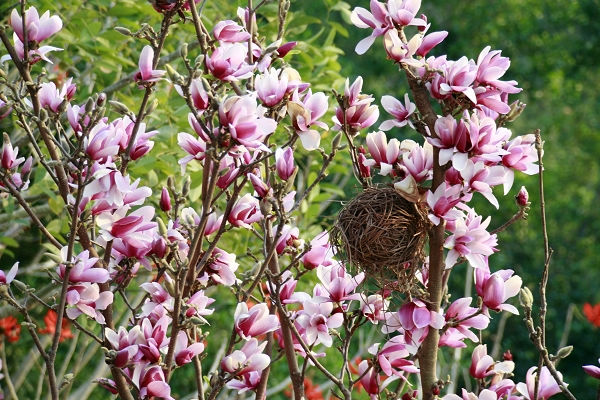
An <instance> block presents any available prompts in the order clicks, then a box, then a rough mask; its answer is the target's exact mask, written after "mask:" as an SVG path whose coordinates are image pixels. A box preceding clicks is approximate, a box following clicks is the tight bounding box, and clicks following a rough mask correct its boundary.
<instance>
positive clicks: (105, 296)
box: [66, 283, 113, 324]
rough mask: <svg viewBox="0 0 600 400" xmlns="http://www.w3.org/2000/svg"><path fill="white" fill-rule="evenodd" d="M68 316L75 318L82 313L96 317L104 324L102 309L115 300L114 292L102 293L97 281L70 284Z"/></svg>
mask: <svg viewBox="0 0 600 400" xmlns="http://www.w3.org/2000/svg"><path fill="white" fill-rule="evenodd" d="M66 297H67V305H68V307H67V316H68V317H69V318H70V319H75V318H77V317H78V316H79V315H81V314H86V315H87V316H89V317H91V318H94V319H95V320H96V321H97V322H98V323H99V324H104V316H103V315H102V314H101V313H100V311H102V310H105V309H106V307H108V306H109V305H110V304H112V302H113V293H112V292H111V291H109V290H108V291H104V292H102V293H100V287H99V286H98V284H97V283H91V284H90V283H82V284H77V285H72V286H69V289H68V290H67V296H66Z"/></svg>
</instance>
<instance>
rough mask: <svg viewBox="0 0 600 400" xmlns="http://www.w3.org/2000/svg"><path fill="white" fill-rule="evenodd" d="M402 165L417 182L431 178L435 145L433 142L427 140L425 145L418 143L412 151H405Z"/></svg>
mask: <svg viewBox="0 0 600 400" xmlns="http://www.w3.org/2000/svg"><path fill="white" fill-rule="evenodd" d="M402 142H404V141H402ZM402 166H404V168H406V171H408V173H409V174H410V175H411V176H412V177H413V178H414V180H415V182H418V183H420V182H423V181H425V180H427V179H429V178H431V175H432V170H433V147H432V146H431V144H429V143H428V142H425V143H423V146H420V145H416V146H414V147H413V148H412V149H411V150H410V151H405V152H403V153H402Z"/></svg>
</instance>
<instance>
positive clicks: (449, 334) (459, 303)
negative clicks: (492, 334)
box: [440, 297, 490, 347]
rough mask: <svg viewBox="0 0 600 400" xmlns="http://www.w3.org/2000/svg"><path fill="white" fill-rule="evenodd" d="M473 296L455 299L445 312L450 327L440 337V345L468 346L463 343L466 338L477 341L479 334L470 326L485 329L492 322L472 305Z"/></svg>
mask: <svg viewBox="0 0 600 400" xmlns="http://www.w3.org/2000/svg"><path fill="white" fill-rule="evenodd" d="M471 301H472V298H471V297H463V298H460V299H458V300H456V301H454V302H453V303H452V304H451V305H450V307H448V310H447V311H446V313H445V314H444V317H445V319H446V324H447V325H448V326H449V328H448V329H447V330H446V331H445V332H444V334H443V335H442V337H441V338H440V346H449V347H466V346H467V345H466V344H465V343H463V340H464V339H465V338H468V339H470V340H471V341H473V342H475V343H477V342H478V341H479V339H478V338H477V335H475V334H474V333H473V332H471V331H470V330H469V329H470V328H475V329H479V330H481V329H485V328H487V326H488V324H489V323H490V319H489V318H488V317H487V316H486V315H483V314H479V312H478V310H477V309H476V308H474V307H470V304H471Z"/></svg>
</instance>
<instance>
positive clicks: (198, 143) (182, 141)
mask: <svg viewBox="0 0 600 400" xmlns="http://www.w3.org/2000/svg"><path fill="white" fill-rule="evenodd" d="M177 144H178V145H179V147H181V148H182V149H183V150H185V152H186V153H188V155H187V156H185V157H183V158H182V159H180V160H179V161H178V163H179V165H181V173H182V174H183V173H184V172H185V168H186V166H187V164H188V163H189V162H190V161H192V160H198V161H202V160H204V156H205V153H206V142H204V140H202V139H201V138H195V137H193V136H192V135H190V134H189V133H185V132H179V134H178V135H177Z"/></svg>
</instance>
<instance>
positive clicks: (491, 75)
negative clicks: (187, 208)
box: [475, 46, 522, 112]
mask: <svg viewBox="0 0 600 400" xmlns="http://www.w3.org/2000/svg"><path fill="white" fill-rule="evenodd" d="M490 49H491V47H490V46H487V47H485V48H484V49H483V50H481V53H479V57H477V76H476V78H475V79H476V81H477V82H478V83H479V84H487V85H490V86H493V87H495V88H496V89H499V90H500V91H502V92H504V93H519V92H520V91H521V90H522V89H520V88H517V87H516V85H517V82H516V81H501V80H500V78H501V77H502V76H504V74H505V73H506V71H507V70H508V68H509V67H510V59H509V58H508V57H502V56H501V54H502V51H500V50H493V51H490ZM509 110H510V109H509ZM506 112H508V111H506Z"/></svg>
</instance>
